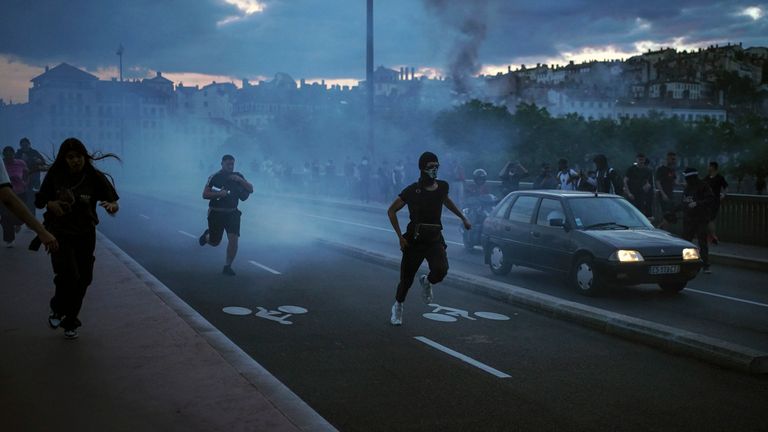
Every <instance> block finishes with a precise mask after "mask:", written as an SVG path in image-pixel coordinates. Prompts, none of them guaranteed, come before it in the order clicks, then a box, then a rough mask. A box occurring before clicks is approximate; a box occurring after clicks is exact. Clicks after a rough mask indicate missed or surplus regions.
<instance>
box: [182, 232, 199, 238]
mask: <svg viewBox="0 0 768 432" xmlns="http://www.w3.org/2000/svg"><path fill="white" fill-rule="evenodd" d="M179 234H183V235H185V236H187V237H189V238H193V239H196V238H197V236H196V235H194V234H190V233H188V232H186V231H182V230H179Z"/></svg>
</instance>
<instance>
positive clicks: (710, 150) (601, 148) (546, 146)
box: [433, 101, 768, 176]
mask: <svg viewBox="0 0 768 432" xmlns="http://www.w3.org/2000/svg"><path fill="white" fill-rule="evenodd" d="M433 127H434V132H435V135H436V136H437V137H439V138H440V139H442V140H443V142H445V143H446V144H447V145H448V146H449V147H451V148H454V149H456V150H459V151H463V152H466V153H467V154H470V155H472V157H473V158H474V159H473V160H468V161H467V164H471V165H472V166H475V165H477V166H483V167H485V168H487V169H489V170H496V169H500V168H501V166H502V165H503V164H504V163H505V162H506V161H507V160H520V161H522V162H523V164H524V165H525V166H527V167H528V169H529V170H531V168H534V170H533V171H532V172H535V171H536V170H535V167H537V166H538V165H539V164H541V163H543V162H548V163H550V164H552V165H554V164H555V163H556V162H557V160H558V159H559V158H561V157H563V158H567V159H569V161H570V163H571V165H573V166H579V167H580V168H582V169H590V168H591V167H592V163H591V160H592V158H593V157H594V155H595V154H598V153H603V154H605V155H606V156H607V157H608V160H609V163H610V164H611V165H612V166H613V167H615V168H617V169H618V170H619V171H623V170H624V169H625V168H626V167H628V166H630V165H631V164H632V162H633V161H634V157H635V154H636V153H637V152H642V153H644V154H645V155H646V156H648V157H650V158H651V159H652V160H654V161H661V160H663V158H664V156H665V155H666V153H667V152H668V151H670V150H672V151H675V152H677V153H678V159H679V160H681V161H686V160H687V161H688V163H689V164H690V165H694V166H697V167H698V168H700V169H704V168H705V167H706V163H707V162H708V161H709V160H718V159H719V160H720V161H721V162H724V163H721V165H722V169H723V170H724V171H725V172H730V173H732V174H734V175H737V174H741V175H744V174H750V175H757V176H760V175H765V174H768V119H766V118H763V117H760V116H756V115H743V116H739V117H737V119H736V120H735V121H734V122H723V123H717V122H716V121H714V120H704V121H701V122H696V123H686V122H684V121H682V120H679V119H677V118H669V117H665V116H664V115H662V114H660V113H651V114H650V115H649V116H648V117H644V118H627V119H622V120H621V121H619V122H616V121H613V120H609V119H603V120H593V121H588V120H585V119H584V118H583V117H579V116H577V115H575V114H571V115H567V116H565V117H552V116H551V115H550V114H549V112H547V110H546V109H545V108H541V107H537V106H536V105H534V104H526V103H522V104H520V105H518V106H517V109H516V111H515V113H514V114H510V113H509V112H508V111H507V109H506V107H499V106H494V105H491V104H487V103H483V102H480V101H470V102H468V103H466V104H464V105H461V106H458V107H454V108H453V109H451V110H448V111H444V112H442V113H440V114H439V115H438V116H437V119H436V120H435V121H434V123H433ZM493 129H496V131H495V132H494V131H493ZM497 167H498V168H497Z"/></svg>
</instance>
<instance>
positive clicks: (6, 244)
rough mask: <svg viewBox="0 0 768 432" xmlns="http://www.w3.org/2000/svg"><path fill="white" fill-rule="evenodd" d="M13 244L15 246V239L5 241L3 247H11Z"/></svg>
mask: <svg viewBox="0 0 768 432" xmlns="http://www.w3.org/2000/svg"><path fill="white" fill-rule="evenodd" d="M14 246H16V240H12V241H9V242H5V247H7V248H12V247H14Z"/></svg>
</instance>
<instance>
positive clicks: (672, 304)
mask: <svg viewBox="0 0 768 432" xmlns="http://www.w3.org/2000/svg"><path fill="white" fill-rule="evenodd" d="M280 205H281V206H282V208H283V209H284V210H285V211H288V212H290V214H292V215H301V214H304V215H306V216H307V219H309V220H312V221H314V222H315V223H316V224H317V225H318V226H319V227H320V228H319V229H318V230H317V233H318V235H320V236H333V237H335V238H336V239H337V240H339V241H343V242H349V243H355V244H358V245H360V246H362V247H365V248H366V249H369V250H373V251H376V252H381V253H388V254H393V255H395V254H397V253H398V250H397V247H398V246H397V238H396V237H395V235H394V233H393V232H392V228H391V227H390V225H389V221H388V220H387V216H386V214H384V212H381V213H373V212H370V211H365V210H354V209H349V208H337V209H334V208H330V207H327V206H312V207H309V208H307V207H306V206H297V205H296V204H295V203H292V202H291V201H287V200H284V201H281V202H280ZM447 213H448V211H447V210H444V218H445V217H446V214H447ZM401 214H402V216H403V217H402V218H401V225H402V226H403V228H404V227H405V222H406V221H407V212H406V210H405V209H404V210H403V211H402V212H401ZM444 236H445V238H446V241H447V243H448V254H449V256H450V258H451V267H452V268H454V269H458V270H461V271H464V272H467V273H471V274H476V275H481V276H485V277H488V278H491V279H494V280H497V281H501V282H506V283H510V284H513V285H517V286H520V287H523V288H527V289H531V290H534V291H537V292H542V293H545V294H549V295H553V296H556V297H559V298H563V299H567V300H571V301H576V302H579V303H583V304H588V305H590V306H596V307H600V308H603V309H608V310H611V311H614V312H618V313H622V314H626V315H629V316H633V317H637V318H643V319H647V320H650V321H653V322H657V323H661V324H666V325H670V326H674V327H678V328H682V329H685V330H689V331H693V332H696V333H701V334H704V335H707V336H711V337H715V338H718V339H723V340H726V341H729V342H733V343H737V344H741V345H744V346H748V347H751V348H756V349H759V350H762V351H766V352H768V282H766V281H767V280H768V278H766V274H765V273H764V272H758V271H754V270H746V269H741V268H734V267H728V266H719V265H713V266H712V272H713V273H712V274H709V275H705V274H700V275H699V276H698V277H697V278H696V279H694V280H693V281H691V282H689V284H688V287H687V288H686V289H685V290H684V291H683V292H681V293H679V294H677V295H669V294H666V293H664V292H662V291H661V290H660V289H659V288H658V286H656V285H637V286H631V287H621V288H618V289H613V290H611V291H609V292H607V293H606V294H605V295H603V296H600V297H598V298H588V297H585V296H583V295H581V294H579V293H577V292H576V291H575V290H574V289H572V288H570V287H569V286H567V284H566V283H565V282H564V281H563V279H562V278H561V277H560V276H559V275H556V274H551V273H546V272H541V271H537V270H532V269H527V268H523V267H514V268H513V269H512V271H511V272H510V274H509V275H507V276H495V275H493V274H492V273H491V271H490V269H489V268H488V266H487V265H485V264H483V255H482V251H481V250H480V249H479V247H478V248H477V249H476V250H474V251H472V252H468V251H466V250H464V248H463V246H462V240H461V236H460V234H459V232H458V228H457V227H456V225H453V224H446V229H445V230H444ZM715 247H716V246H713V248H715Z"/></svg>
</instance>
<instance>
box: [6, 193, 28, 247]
mask: <svg viewBox="0 0 768 432" xmlns="http://www.w3.org/2000/svg"><path fill="white" fill-rule="evenodd" d="M27 195H28V194H27V193H23V194H16V196H18V197H19V199H20V200H22V201H24V202H26V200H27ZM33 214H34V213H33ZM23 223H24V222H22V221H21V219H19V218H18V217H16V215H15V214H13V213H11V210H9V209H8V208H7V207H6V206H5V205H3V204H0V225H2V227H3V241H4V242H12V241H14V240H15V239H16V227H17V226H19V225H22V224H23Z"/></svg>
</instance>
